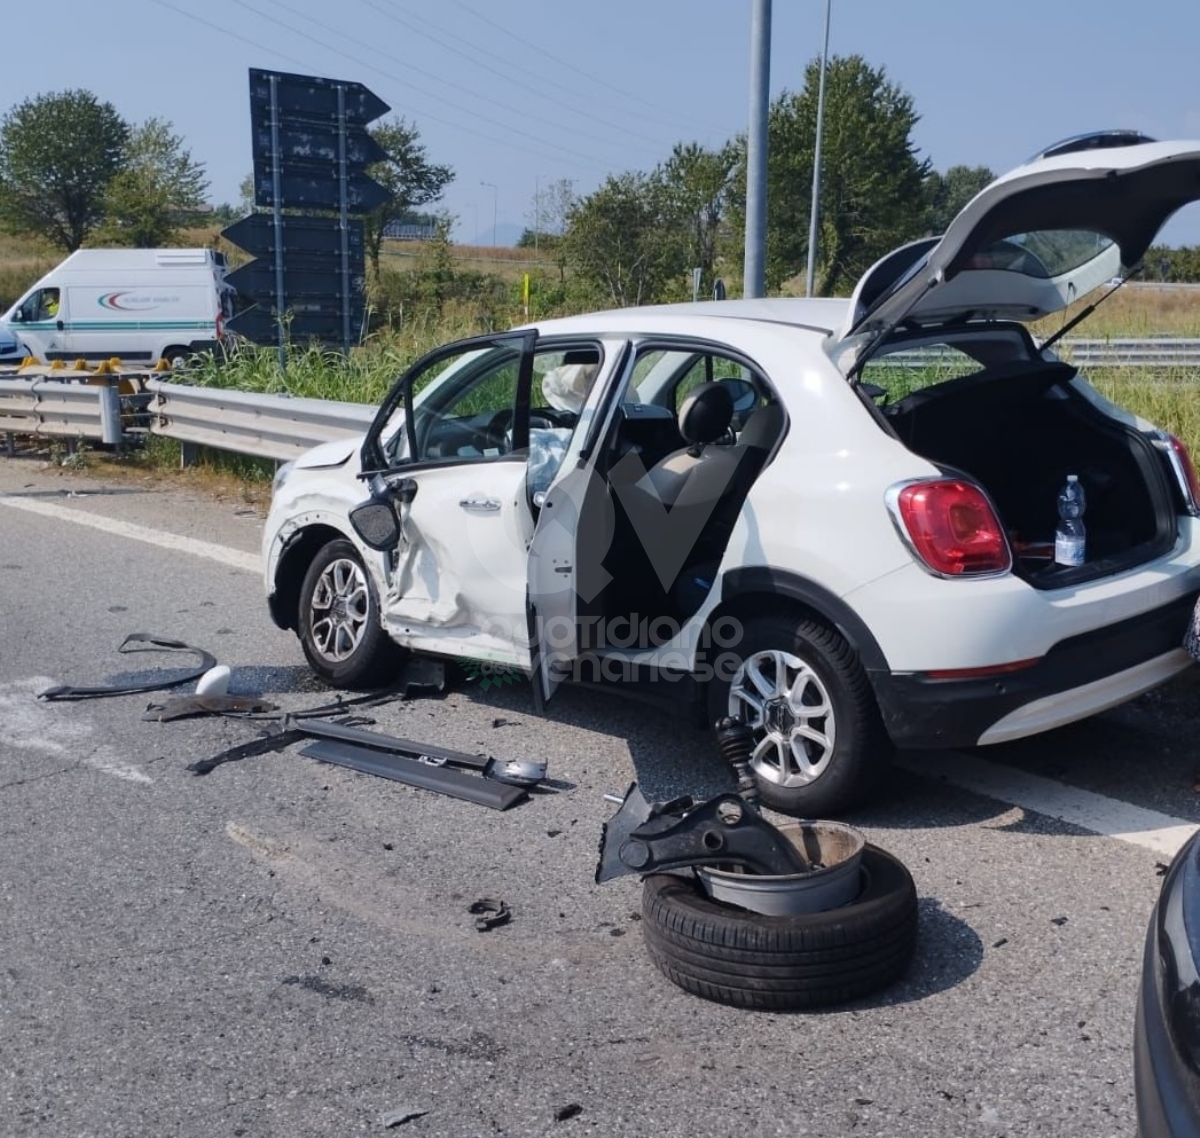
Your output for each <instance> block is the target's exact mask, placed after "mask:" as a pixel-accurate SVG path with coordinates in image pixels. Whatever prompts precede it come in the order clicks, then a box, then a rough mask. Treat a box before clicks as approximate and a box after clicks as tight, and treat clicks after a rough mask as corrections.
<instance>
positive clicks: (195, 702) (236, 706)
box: [142, 694, 279, 723]
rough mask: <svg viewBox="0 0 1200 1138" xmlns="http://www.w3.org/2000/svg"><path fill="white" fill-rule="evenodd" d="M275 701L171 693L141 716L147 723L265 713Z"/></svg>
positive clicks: (275, 708) (274, 705)
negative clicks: (208, 716)
mask: <svg viewBox="0 0 1200 1138" xmlns="http://www.w3.org/2000/svg"><path fill="white" fill-rule="evenodd" d="M278 710H279V705H278V704H276V703H270V702H269V701H267V700H265V699H260V698H259V697H258V696H252V695H216V694H213V695H173V696H171V698H170V699H168V700H167V701H166V702H165V703H152V704H150V706H149V707H147V708H146V713H145V714H144V715H143V716H142V718H143V719H144V720H146V721H147V722H149V723H171V722H173V721H174V720H176V719H194V718H197V717H198V716H201V715H233V716H246V715H265V714H266V713H267V712H270V711H278Z"/></svg>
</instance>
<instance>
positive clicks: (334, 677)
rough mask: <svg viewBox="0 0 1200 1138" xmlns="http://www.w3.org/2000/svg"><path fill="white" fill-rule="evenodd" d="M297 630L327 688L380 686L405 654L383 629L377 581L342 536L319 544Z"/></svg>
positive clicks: (304, 590)
mask: <svg viewBox="0 0 1200 1138" xmlns="http://www.w3.org/2000/svg"><path fill="white" fill-rule="evenodd" d="M297 616H298V619H297V622H296V628H297V630H298V634H299V636H300V644H301V647H302V648H303V649H304V656H305V659H307V660H308V664H309V667H311V668H312V670H313V671H314V672H315V673H316V674H317V675H318V676H319V677H320V678H321V679H322V680H324V681H325V682H326V683H327V684H329V686H330V687H334V688H370V687H379V686H381V685H383V684H386V683H387V682H388V681H389V680H391V679H392V678H393V677H394V676H395V674H396V672H397V670H398V668H399V666H400V664H401V662H402V660H403V653H402V651H401V649H400V648H399V647H398V646H397V645H396V643H395V642H394V641H393V640H392V639H391V638H390V637H389V636H388V635H387V633H386V632H384V630H383V623H382V621H381V620H380V613H379V598H378V597H377V596H376V594H375V583H374V581H373V580H372V579H371V575H370V573H368V572H367V570H366V567H365V566H364V565H363V563H362V558H361V557H359V555H358V550H357V549H355V547H354V545H353V544H352V543H351V542H349V541H346V540H345V539H344V538H343V539H340V540H338V541H331V542H330V543H329V544H328V545H325V546H323V547H322V548H321V549H320V550H319V551H318V553H317V555H316V557H314V558H313V561H312V564H311V565H309V567H308V572H307V573H305V574H304V581H303V583H302V584H301V586H300V608H299V612H298V613H297Z"/></svg>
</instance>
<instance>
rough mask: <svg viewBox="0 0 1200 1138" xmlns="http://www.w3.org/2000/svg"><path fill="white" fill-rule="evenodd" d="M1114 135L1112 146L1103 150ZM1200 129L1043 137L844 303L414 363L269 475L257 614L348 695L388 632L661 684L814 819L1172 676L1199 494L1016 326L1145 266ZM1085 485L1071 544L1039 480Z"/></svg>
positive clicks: (1053, 485)
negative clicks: (367, 408)
mask: <svg viewBox="0 0 1200 1138" xmlns="http://www.w3.org/2000/svg"><path fill="white" fill-rule="evenodd" d="M1114 142H1119V143H1125V144H1121V145H1113V143H1114ZM1196 198H1200V142H1170V143H1155V142H1150V141H1148V140H1147V141H1135V142H1133V143H1128V140H1125V139H1121V138H1119V137H1113V136H1102V137H1098V138H1091V139H1084V140H1076V141H1075V142H1073V143H1070V144H1066V145H1063V146H1060V147H1058V148H1056V149H1054V150H1051V151H1048V152H1046V153H1045V154H1043V155H1042V156H1040V157H1039V158H1037V159H1036V160H1034V161H1032V162H1030V163H1028V164H1026V165H1025V166H1023V167H1020V168H1019V169H1017V170H1015V171H1013V172H1012V173H1010V174H1008V175H1006V176H1005V177H1003V178H1001V179H999V180H998V181H996V182H995V183H993V184H992V185H991V186H989V187H988V188H987V189H985V190H984V191H983V192H982V193H980V194H979V195H978V196H977V197H976V198H975V199H974V200H973V201H972V202H971V203H970V204H969V205H968V206H967V207H966V208H965V209H964V210H963V212H962V213H961V214H960V215H959V216H958V218H956V219H955V221H954V222H953V224H952V225H951V226H950V228H949V229H948V230H947V232H946V234H945V235H944V236H943V237H942V238H940V239H930V240H927V241H922V242H917V243H915V244H914V245H911V246H907V247H906V248H904V249H900V250H897V251H896V252H895V253H894V254H892V255H891V256H889V257H887V258H884V259H883V260H882V261H880V262H879V263H878V264H877V265H875V266H874V267H873V268H872V269H871V270H870V271H869V272H868V273H867V274H866V275H865V276H864V278H863V279H862V281H861V282H860V283H859V285H858V288H857V290H856V291H855V294H854V296H853V297H852V298H851V299H850V300H827V299H812V300H799V299H797V300H786V299H770V300H747V301H725V302H711V303H700V304H690V305H672V306H665V307H659V308H644V309H632V310H624V311H613V312H600V313H594V314H591V315H587V316H577V317H571V318H567V319H559V320H548V321H545V322H539V323H538V324H537V325H536V327H527V328H523V329H517V330H515V331H513V332H510V333H506V334H498V335H494V336H487V337H480V338H475V339H471V340H467V341H462V342H459V343H456V344H451V345H449V346H447V347H445V348H443V349H441V350H440V351H437V352H434V353H432V354H431V355H429V356H427V357H426V358H424V359H422V360H421V361H419V362H418V363H417V364H416V365H415V366H414V367H413V368H412V369H411V370H410V371H409V373H408V374H407V375H405V376H403V377H402V378H401V379H400V380H399V381H398V382H397V383H396V385H395V386H394V388H393V390H392V391H391V392H390V393H389V395H388V397H387V398H386V399H385V401H384V402H383V404H382V406H381V407H380V408H379V412H378V414H377V416H376V418H375V421H374V423H373V424H372V426H371V428H370V430H369V431H368V432H367V434H366V436H365V438H363V439H361V440H356V441H351V442H337V443H330V444H327V445H325V446H322V447H318V448H317V449H316V450H314V451H312V452H310V453H309V454H307V455H306V456H304V457H303V458H301V459H300V460H299V461H297V462H295V463H291V464H288V466H287V467H285V468H283V469H282V470H281V471H280V474H279V477H278V478H277V481H276V487H275V494H274V500H273V504H272V507H271V512H270V516H269V519H268V521H267V525H266V531H265V534H264V540H263V556H264V562H265V571H266V588H267V593H268V596H269V601H270V609H271V613H272V616H273V617H274V619H275V621H276V622H277V623H278V624H279V625H280V626H282V627H287V628H292V629H295V630H296V632H297V634H298V635H299V637H300V640H301V643H302V644H303V647H304V652H305V655H306V656H307V658H308V661H309V663H310V664H311V666H312V667H313V669H314V670H315V671H316V672H317V673H318V674H319V675H320V676H321V677H322V678H323V679H324V680H326V681H327V682H329V683H330V684H333V685H335V686H358V685H364V684H369V683H373V682H376V681H379V680H382V679H384V678H386V676H387V674H388V672H389V670H391V669H393V668H394V667H395V665H396V663H397V660H398V656H399V654H400V653H401V652H402V651H404V650H408V651H411V652H417V653H428V654H433V655H437V656H442V657H451V658H457V659H460V660H463V659H466V660H473V661H481V662H488V663H489V664H491V665H494V666H500V667H507V668H511V669H516V670H519V671H520V672H522V673H524V674H526V675H528V676H530V677H531V679H532V683H533V691H534V695H535V698H536V699H537V700H539V701H541V700H544V699H549V698H550V697H551V696H552V695H553V693H554V691H555V689H556V688H557V687H558V685H559V684H561V683H562V682H564V681H568V680H569V681H574V682H579V683H589V684H590V683H596V684H614V685H621V686H623V687H626V688H629V689H633V688H637V689H639V690H640V691H642V692H643V693H650V694H652V695H658V696H663V697H667V698H673V699H677V700H680V701H682V702H684V703H687V704H689V705H690V706H691V707H693V708H695V709H697V710H698V712H699V714H701V715H703V717H704V718H705V719H706V720H707V721H708V722H710V723H711V722H714V721H715V720H717V719H718V718H720V717H724V716H736V717H740V718H741V719H742V720H743V721H745V722H747V723H748V724H749V725H750V726H752V728H753V729H754V732H755V737H756V745H755V749H754V755H753V760H752V767H753V770H754V772H755V775H756V777H757V779H758V782H759V786H760V790H761V795H762V798H763V800H764V801H765V802H766V803H767V804H768V805H770V806H772V807H775V808H777V809H780V810H783V811H786V812H790V813H795V814H801V815H808V816H827V815H829V814H831V813H834V812H837V811H839V810H841V809H844V808H845V807H847V806H849V805H850V804H852V803H853V802H854V801H856V800H857V799H859V798H860V797H861V796H862V795H864V794H865V793H866V792H868V791H870V790H871V789H872V788H873V787H874V786H875V785H876V784H877V782H878V779H879V773H880V770H881V768H882V764H883V763H884V762H885V761H886V759H887V757H888V755H889V753H890V751H891V748H892V747H893V746H900V747H957V746H968V745H974V744H988V743H996V742H1003V741H1006V740H1011V739H1016V738H1020V737H1022V736H1025V735H1029V734H1032V733H1035V732H1040V731H1045V730H1047V729H1050V728H1053V727H1057V726H1059V725H1061V724H1064V723H1069V722H1071V721H1073V720H1076V719H1080V718H1082V717H1084V716H1088V715H1091V714H1093V713H1095V712H1097V711H1100V710H1102V709H1104V708H1108V707H1111V706H1113V705H1115V704H1118V703H1120V702H1122V701H1124V700H1127V699H1130V698H1131V697H1133V696H1136V695H1138V694H1139V693H1141V692H1144V691H1146V690H1147V689H1149V688H1152V687H1154V686H1155V685H1157V684H1160V683H1162V682H1163V681H1164V680H1167V679H1168V678H1170V677H1171V676H1173V675H1174V674H1176V673H1177V672H1179V671H1180V670H1182V669H1183V668H1185V667H1187V666H1188V662H1189V661H1188V658H1187V656H1186V655H1185V654H1184V652H1183V651H1182V649H1181V648H1180V642H1181V637H1182V634H1183V630H1184V627H1185V625H1186V624H1187V620H1188V617H1189V615H1190V613H1191V610H1192V606H1193V604H1194V602H1195V600H1196V596H1197V591H1198V590H1200V543H1198V541H1197V537H1198V534H1200V529H1198V527H1200V521H1198V518H1197V514H1198V512H1200V511H1198V500H1200V487H1198V486H1197V480H1196V474H1195V471H1194V469H1193V467H1192V464H1191V461H1190V459H1189V457H1188V454H1187V452H1186V450H1185V448H1184V447H1183V446H1182V445H1181V444H1180V443H1179V441H1178V440H1176V439H1174V438H1172V437H1171V436H1169V435H1168V434H1166V433H1164V432H1162V431H1160V430H1157V429H1156V428H1155V427H1154V426H1153V425H1151V424H1150V423H1146V422H1144V421H1141V420H1139V419H1137V418H1135V417H1134V416H1132V415H1130V414H1128V413H1126V412H1124V411H1122V410H1120V409H1119V408H1116V407H1114V406H1112V405H1110V404H1108V403H1107V402H1106V401H1105V400H1104V399H1102V398H1101V397H1100V396H1099V395H1098V394H1097V392H1096V391H1095V390H1094V389H1093V388H1092V387H1091V386H1090V385H1089V384H1088V383H1087V382H1086V380H1085V379H1084V378H1083V377H1082V376H1080V375H1079V373H1078V372H1077V371H1076V369H1075V368H1074V367H1072V366H1070V365H1069V364H1068V363H1065V362H1062V361H1061V360H1059V359H1058V358H1057V357H1056V355H1055V354H1054V352H1053V351H1052V350H1050V348H1049V347H1047V346H1044V345H1039V344H1038V343H1037V342H1035V341H1034V339H1033V338H1031V336H1030V334H1029V332H1028V330H1027V328H1026V327H1025V324H1024V322H1026V321H1030V320H1034V319H1037V318H1039V317H1043V316H1045V315H1047V314H1049V313H1053V312H1056V311H1060V310H1062V309H1064V308H1065V307H1066V306H1067V305H1069V304H1070V303H1071V302H1073V301H1075V300H1076V299H1078V298H1081V297H1083V296H1084V295H1085V294H1087V293H1089V292H1091V291H1092V290H1093V289H1096V288H1099V287H1100V286H1102V285H1104V284H1105V283H1106V282H1108V281H1109V280H1110V279H1111V278H1112V277H1113V276H1114V275H1116V274H1118V273H1119V272H1122V271H1127V270H1129V269H1131V268H1133V267H1135V266H1136V265H1138V263H1139V262H1140V260H1141V258H1142V257H1143V255H1144V254H1145V252H1146V250H1147V248H1148V247H1149V245H1150V244H1151V242H1152V241H1153V240H1154V238H1155V235H1156V234H1157V233H1158V231H1159V229H1160V228H1161V226H1162V225H1163V223H1164V222H1165V221H1166V220H1167V219H1168V218H1169V217H1170V216H1171V215H1172V214H1173V213H1174V212H1175V211H1176V210H1177V209H1178V208H1179V207H1180V206H1182V205H1184V204H1186V203H1188V202H1190V201H1192V200H1194V199H1196ZM1072 474H1074V475H1077V476H1078V479H1079V481H1080V482H1081V483H1082V485H1083V487H1084V488H1085V491H1086V514H1085V520H1086V553H1085V557H1084V560H1083V563H1082V564H1077V565H1063V564H1058V563H1056V562H1055V560H1054V555H1053V543H1054V537H1055V529H1056V523H1057V521H1058V511H1057V495H1058V492H1059V490H1060V488H1061V487H1062V486H1063V484H1064V482H1065V481H1066V479H1067V478H1068V476H1069V475H1072Z"/></svg>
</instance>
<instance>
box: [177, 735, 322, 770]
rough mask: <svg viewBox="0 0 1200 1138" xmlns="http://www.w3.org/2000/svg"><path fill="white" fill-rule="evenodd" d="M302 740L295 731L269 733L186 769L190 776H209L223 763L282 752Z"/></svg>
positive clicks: (196, 762) (301, 736) (229, 748)
mask: <svg viewBox="0 0 1200 1138" xmlns="http://www.w3.org/2000/svg"><path fill="white" fill-rule="evenodd" d="M303 738H304V736H303V735H302V734H301V733H300V732H299V731H296V730H290V731H279V730H275V731H270V732H268V733H267V734H265V735H261V736H260V737H259V738H257V739H251V740H250V741H249V742H248V743H238V744H237V745H236V746H234V747H228V748H226V749H225V750H224V751H222V752H221V753H220V754H217V755H213V756H212V758H210V759H197V760H196V761H195V762H194V763H189V764H188V765H187V768H186V769H187V770H189V771H191V772H192V774H211V773H212V772H213V771H214V770H216V769H217V767H219V766H222V765H223V764H225V763H236V762H238V761H239V760H241V759H249V758H253V757H254V756H255V755H266V754H269V753H270V752H271V751H282V750H283V748H284V747H290V746H291V745H292V744H293V743H299V742H300V740H301V739H303Z"/></svg>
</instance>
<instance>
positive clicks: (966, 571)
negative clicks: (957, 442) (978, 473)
mask: <svg viewBox="0 0 1200 1138" xmlns="http://www.w3.org/2000/svg"><path fill="white" fill-rule="evenodd" d="M888 508H889V509H890V510H891V512H892V520H893V521H894V522H895V524H896V529H897V530H898V531H899V533H900V536H901V537H902V538H903V539H904V541H905V543H906V544H907V545H908V547H909V548H910V549H911V550H912V552H913V553H914V554H915V555H916V556H917V558H918V560H919V561H920V562H921V564H922V567H923V568H926V569H928V570H929V571H930V572H932V573H936V574H937V575H938V576H940V577H977V576H980V575H981V574H996V573H1007V572H1008V571H1009V570H1010V569H1011V568H1012V551H1011V550H1010V549H1009V545H1008V539H1007V538H1006V537H1005V535H1004V529H1003V527H1002V526H1001V525H1000V519H999V518H998V517H997V516H996V511H995V510H994V509H993V508H992V503H991V502H990V501H989V500H988V496H987V495H986V494H985V493H984V492H983V491H982V490H981V489H980V488H979V487H978V486H976V485H975V484H974V483H973V482H966V481H963V480H962V479H957V478H940V479H932V480H930V481H927V482H908V483H905V484H903V485H900V486H894V487H892V489H891V490H890V491H889V492H888Z"/></svg>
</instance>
